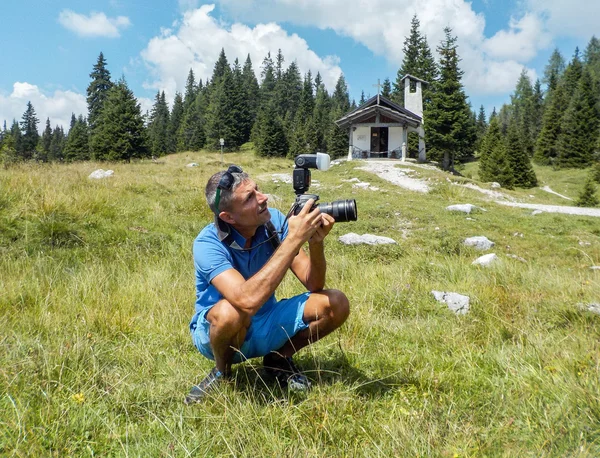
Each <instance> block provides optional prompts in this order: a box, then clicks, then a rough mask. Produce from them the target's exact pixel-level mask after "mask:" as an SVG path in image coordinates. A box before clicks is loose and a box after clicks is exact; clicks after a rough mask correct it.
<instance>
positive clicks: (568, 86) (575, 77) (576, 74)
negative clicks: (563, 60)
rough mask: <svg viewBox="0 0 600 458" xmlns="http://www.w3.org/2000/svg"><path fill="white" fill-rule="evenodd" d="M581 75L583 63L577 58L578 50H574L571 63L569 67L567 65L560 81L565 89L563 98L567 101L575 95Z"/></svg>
mask: <svg viewBox="0 0 600 458" xmlns="http://www.w3.org/2000/svg"><path fill="white" fill-rule="evenodd" d="M582 74H583V63H582V62H581V58H580V57H579V48H575V53H574V54H573V59H571V62H569V65H567V68H566V69H565V73H564V75H563V77H562V78H561V80H560V84H562V85H563V87H564V89H565V96H566V98H567V100H570V99H571V97H573V95H574V94H575V91H576V90H577V86H578V84H579V79H580V78H581V75H582Z"/></svg>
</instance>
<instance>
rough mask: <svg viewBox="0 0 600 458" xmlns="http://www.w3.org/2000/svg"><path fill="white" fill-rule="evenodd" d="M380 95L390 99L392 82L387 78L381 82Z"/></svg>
mask: <svg viewBox="0 0 600 458" xmlns="http://www.w3.org/2000/svg"><path fill="white" fill-rule="evenodd" d="M381 95H382V96H384V97H385V98H386V99H390V98H391V97H392V83H390V79H389V78H386V79H384V80H383V84H382V86H381Z"/></svg>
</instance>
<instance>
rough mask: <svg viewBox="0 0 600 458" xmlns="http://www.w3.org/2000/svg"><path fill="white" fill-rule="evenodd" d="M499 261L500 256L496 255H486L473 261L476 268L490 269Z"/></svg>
mask: <svg viewBox="0 0 600 458" xmlns="http://www.w3.org/2000/svg"><path fill="white" fill-rule="evenodd" d="M497 261H498V256H496V254H495V253H489V254H484V255H483V256H481V257H479V258H477V259H475V261H473V265H474V266H483V267H489V266H491V265H492V264H494V263H495V262H497Z"/></svg>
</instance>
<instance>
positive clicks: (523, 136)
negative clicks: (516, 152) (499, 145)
mask: <svg viewBox="0 0 600 458" xmlns="http://www.w3.org/2000/svg"><path fill="white" fill-rule="evenodd" d="M510 115H511V117H512V120H514V123H515V126H514V127H515V129H516V134H517V136H518V138H519V144H520V145H521V146H522V147H523V148H525V152H526V153H527V155H528V156H529V157H531V156H533V146H534V142H535V138H534V137H533V125H532V122H533V87H532V86H531V80H530V79H529V76H528V75H527V71H526V70H525V69H523V70H522V71H521V75H520V76H519V80H518V81H517V86H516V88H515V92H514V94H512V95H511V113H510ZM510 123H511V119H509V120H508V122H507V126H508V124H510Z"/></svg>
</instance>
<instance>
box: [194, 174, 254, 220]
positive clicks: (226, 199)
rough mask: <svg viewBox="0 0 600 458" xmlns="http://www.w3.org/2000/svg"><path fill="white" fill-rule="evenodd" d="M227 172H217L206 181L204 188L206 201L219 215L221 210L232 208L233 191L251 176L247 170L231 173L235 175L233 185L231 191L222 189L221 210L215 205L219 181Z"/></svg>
mask: <svg viewBox="0 0 600 458" xmlns="http://www.w3.org/2000/svg"><path fill="white" fill-rule="evenodd" d="M225 173H226V172H225V171H223V172H217V173H215V174H214V175H213V176H212V177H210V178H209V180H208V183H206V189H205V190H204V195H205V196H206V203H208V206H209V207H210V209H211V210H212V212H213V213H214V214H215V215H217V216H219V213H220V212H221V211H228V210H229V209H230V208H231V202H232V200H233V193H234V192H235V190H236V189H237V188H238V187H239V185H241V184H242V183H243V182H244V181H246V180H247V179H248V178H250V177H249V176H248V174H247V173H246V172H242V173H232V174H231V175H233V186H232V187H231V190H230V191H228V190H226V189H221V198H220V200H219V208H220V209H221V210H219V209H218V208H216V206H215V199H216V196H217V186H219V181H221V177H222V176H223V175H224V174H225Z"/></svg>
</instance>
